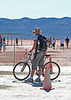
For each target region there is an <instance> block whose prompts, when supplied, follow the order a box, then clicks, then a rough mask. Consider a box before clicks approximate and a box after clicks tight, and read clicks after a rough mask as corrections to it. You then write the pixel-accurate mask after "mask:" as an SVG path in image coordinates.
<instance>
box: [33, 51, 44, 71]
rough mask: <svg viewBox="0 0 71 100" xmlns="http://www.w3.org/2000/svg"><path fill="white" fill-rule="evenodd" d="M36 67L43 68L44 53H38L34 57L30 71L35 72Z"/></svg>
mask: <svg viewBox="0 0 71 100" xmlns="http://www.w3.org/2000/svg"><path fill="white" fill-rule="evenodd" d="M34 55H35V54H34ZM37 66H39V68H44V51H40V52H38V53H37V54H36V58H35V57H34V58H33V60H32V70H33V69H34V70H36V69H37Z"/></svg>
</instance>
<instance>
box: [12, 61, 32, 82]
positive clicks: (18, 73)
mask: <svg viewBox="0 0 71 100" xmlns="http://www.w3.org/2000/svg"><path fill="white" fill-rule="evenodd" d="M30 71H31V70H30V66H29V64H27V63H25V62H19V63H17V64H16V65H15V66H14V68H13V75H14V77H15V78H16V79H17V80H19V81H23V80H25V79H26V78H28V77H29V75H30Z"/></svg>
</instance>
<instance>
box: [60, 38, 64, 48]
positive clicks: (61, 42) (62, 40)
mask: <svg viewBox="0 0 71 100" xmlns="http://www.w3.org/2000/svg"><path fill="white" fill-rule="evenodd" d="M61 47H63V49H64V39H63V38H61V39H60V49H61Z"/></svg>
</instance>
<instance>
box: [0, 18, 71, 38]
mask: <svg viewBox="0 0 71 100" xmlns="http://www.w3.org/2000/svg"><path fill="white" fill-rule="evenodd" d="M37 27H38V28H40V30H42V31H43V32H42V34H44V35H45V36H46V37H47V38H49V37H55V38H56V39H60V38H61V37H63V38H65V37H67V36H68V37H69V38H70V39H71V18H70V17H63V18H38V19H31V18H27V17H24V18H21V19H13V20H11V19H6V18H0V33H22V34H23V39H33V37H34V34H33V33H32V31H35V28H37ZM15 37H17V36H15ZM18 38H20V36H19V37H18Z"/></svg>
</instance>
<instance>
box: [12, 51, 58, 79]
mask: <svg viewBox="0 0 71 100" xmlns="http://www.w3.org/2000/svg"><path fill="white" fill-rule="evenodd" d="M26 54H27V55H29V57H28V59H27V60H26V61H25V62H19V63H17V64H16V65H15V66H14V68H13V75H14V77H15V78H16V79H17V80H19V81H23V80H25V79H27V78H28V77H29V75H30V73H31V68H30V65H29V64H28V63H29V61H31V63H32V59H31V56H32V54H31V53H26ZM48 57H50V55H44V62H45V61H46V59H47V58H48ZM50 64H51V65H52V67H53V68H52V69H51V70H50V77H51V80H55V79H56V78H57V77H58V76H59V75H60V66H59V65H58V64H57V63H56V62H53V61H51V62H47V63H45V64H44V69H42V76H43V77H44V76H45V67H46V65H47V66H50ZM36 74H37V75H38V70H36Z"/></svg>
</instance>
